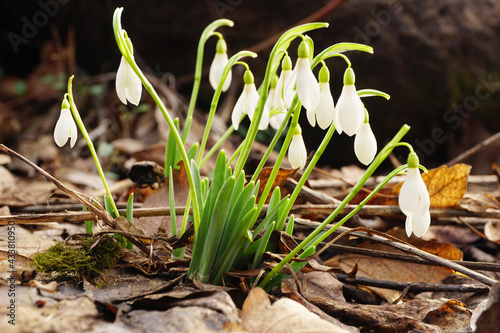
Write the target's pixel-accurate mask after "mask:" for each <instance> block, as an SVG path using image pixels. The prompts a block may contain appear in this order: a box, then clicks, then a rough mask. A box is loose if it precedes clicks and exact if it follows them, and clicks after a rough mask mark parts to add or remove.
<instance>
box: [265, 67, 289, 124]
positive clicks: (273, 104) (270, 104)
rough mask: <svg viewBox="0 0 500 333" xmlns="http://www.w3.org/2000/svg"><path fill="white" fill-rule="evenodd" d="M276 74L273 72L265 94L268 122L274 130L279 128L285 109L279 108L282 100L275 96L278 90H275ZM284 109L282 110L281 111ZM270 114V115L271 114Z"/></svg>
mask: <svg viewBox="0 0 500 333" xmlns="http://www.w3.org/2000/svg"><path fill="white" fill-rule="evenodd" d="M278 81H279V79H278V75H276V74H274V75H273V77H272V78H271V83H270V85H269V93H268V94H267V100H266V108H267V110H269V124H270V125H271V127H272V128H274V129H275V130H277V129H279V128H280V126H281V123H282V122H283V120H285V115H286V110H283V109H281V107H282V106H283V102H282V100H281V99H280V98H276V95H278V94H279V92H278V91H277V90H276V87H277V86H278ZM283 111H284V112H283ZM271 114H272V115H271Z"/></svg>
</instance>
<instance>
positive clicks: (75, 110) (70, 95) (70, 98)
mask: <svg viewBox="0 0 500 333" xmlns="http://www.w3.org/2000/svg"><path fill="white" fill-rule="evenodd" d="M73 78H74V75H72V76H71V77H70V78H69V79H68V101H69V105H70V106H71V113H72V114H73V118H74V119H75V121H76V123H77V124H78V128H80V132H82V135H83V137H84V138H85V141H87V145H88V146H89V150H90V154H91V155H92V158H93V159H94V163H95V166H96V168H97V172H98V173H99V176H100V177H101V180H102V184H103V185H104V189H105V190H106V195H107V196H108V198H109V201H110V203H111V207H112V209H113V212H114V213H115V216H120V214H119V213H118V208H117V207H116V204H115V201H114V200H113V195H112V194H111V191H110V190H109V187H108V182H107V181H106V177H105V176H104V171H103V170H102V167H101V163H100V162H99V158H98V157H97V152H96V151H95V148H94V144H93V143H92V140H91V139H90V136H89V133H88V132H87V129H86V128H85V125H84V124H83V121H82V118H81V117H80V113H79V112H78V108H77V107H76V104H75V100H74V98H73Z"/></svg>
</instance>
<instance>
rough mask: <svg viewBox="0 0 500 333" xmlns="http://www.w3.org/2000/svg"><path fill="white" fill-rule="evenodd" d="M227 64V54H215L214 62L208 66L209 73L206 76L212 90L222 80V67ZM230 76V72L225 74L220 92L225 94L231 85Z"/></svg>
mask: <svg viewBox="0 0 500 333" xmlns="http://www.w3.org/2000/svg"><path fill="white" fill-rule="evenodd" d="M227 63H228V58H227V53H215V56H214V60H213V61H212V64H211V65H210V72H209V74H208V80H209V81H210V85H211V86H212V88H213V89H214V90H216V89H217V86H218V85H219V82H220V80H221V79H222V73H223V72H224V67H226V65H227ZM231 80H232V75H231V71H229V73H228V74H227V77H226V80H225V81H224V84H223V86H222V91H223V92H225V91H227V89H229V86H230V85H231Z"/></svg>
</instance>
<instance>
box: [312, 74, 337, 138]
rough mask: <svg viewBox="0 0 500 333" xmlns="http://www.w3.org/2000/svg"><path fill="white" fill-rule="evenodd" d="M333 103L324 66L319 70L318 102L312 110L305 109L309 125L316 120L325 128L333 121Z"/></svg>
mask: <svg viewBox="0 0 500 333" xmlns="http://www.w3.org/2000/svg"><path fill="white" fill-rule="evenodd" d="M334 111H335V104H334V102H333V97H332V93H331V92H330V73H329V71H328V68H327V67H326V66H323V67H321V70H320V71H319V103H318V106H317V107H316V108H315V109H314V110H307V120H309V123H310V124H311V126H313V127H314V126H316V121H317V122H318V125H319V127H321V129H327V128H328V127H329V126H330V125H331V124H332V122H333V118H334Z"/></svg>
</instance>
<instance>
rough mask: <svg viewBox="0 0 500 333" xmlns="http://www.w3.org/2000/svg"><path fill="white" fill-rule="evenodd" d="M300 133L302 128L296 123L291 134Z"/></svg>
mask: <svg viewBox="0 0 500 333" xmlns="http://www.w3.org/2000/svg"><path fill="white" fill-rule="evenodd" d="M300 134H302V128H300V125H299V124H297V126H295V129H294V130H293V135H300Z"/></svg>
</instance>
